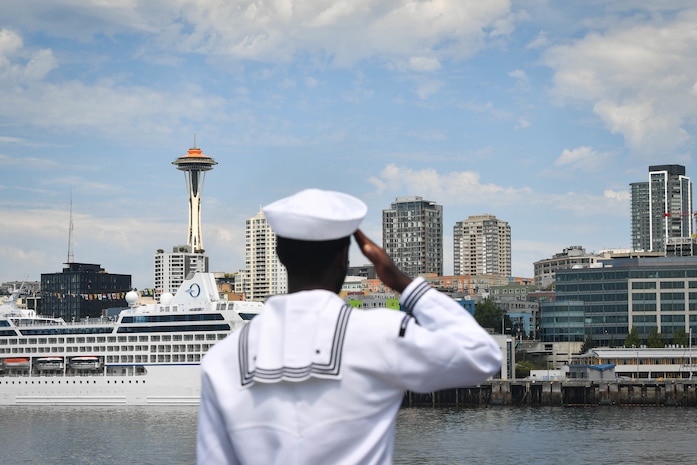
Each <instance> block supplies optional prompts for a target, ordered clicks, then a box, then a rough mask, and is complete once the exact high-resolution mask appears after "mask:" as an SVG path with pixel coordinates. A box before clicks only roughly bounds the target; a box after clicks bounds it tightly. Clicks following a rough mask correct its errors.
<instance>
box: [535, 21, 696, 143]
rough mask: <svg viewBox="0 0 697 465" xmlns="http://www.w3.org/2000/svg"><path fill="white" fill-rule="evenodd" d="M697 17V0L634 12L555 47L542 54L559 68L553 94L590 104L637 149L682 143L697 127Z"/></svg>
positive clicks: (557, 96)
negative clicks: (692, 4) (676, 7)
mask: <svg viewBox="0 0 697 465" xmlns="http://www.w3.org/2000/svg"><path fill="white" fill-rule="evenodd" d="M696 21H697V8H689V9H684V10H683V11H679V12H677V13H676V14H675V15H674V16H668V17H662V16H661V15H660V14H656V15H652V16H648V17H643V16H634V17H631V18H629V19H624V20H616V21H615V22H610V21H606V24H605V25H604V27H605V30H604V31H602V32H589V33H587V34H586V35H585V36H584V37H582V38H580V39H578V40H575V41H573V42H571V43H568V44H564V45H557V46H553V47H550V48H549V49H548V50H547V51H546V52H545V53H544V55H543V62H544V63H545V64H546V65H547V66H549V67H551V68H552V69H553V70H554V77H553V83H554V87H553V89H552V95H553V96H554V97H555V98H556V99H557V101H558V102H560V103H561V104H567V103H573V104H581V105H590V107H591V108H592V109H593V111H594V113H595V114H596V115H597V116H598V118H599V119H600V120H601V121H602V122H603V124H604V125H605V126H606V127H607V129H608V130H610V131H611V132H612V133H615V134H620V135H622V136H623V137H624V139H625V142H626V144H627V146H628V147H630V149H632V150H633V151H634V152H635V153H644V154H652V153H655V152H656V151H657V150H660V151H662V152H666V151H671V150H674V149H677V148H680V147H682V146H684V144H686V143H687V142H688V141H690V140H694V138H695V132H697V127H696V126H695V121H697V95H695V94H694V92H693V90H692V89H693V86H694V83H695V82H697V35H696V34H695V33H694V24H695V22H696Z"/></svg>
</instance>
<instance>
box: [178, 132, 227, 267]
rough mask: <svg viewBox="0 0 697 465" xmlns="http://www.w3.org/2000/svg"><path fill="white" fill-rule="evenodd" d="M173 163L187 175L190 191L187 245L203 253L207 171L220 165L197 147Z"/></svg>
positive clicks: (193, 250) (194, 250)
mask: <svg viewBox="0 0 697 465" xmlns="http://www.w3.org/2000/svg"><path fill="white" fill-rule="evenodd" d="M195 145H196V144H194V148H191V149H189V152H188V153H187V154H186V155H183V156H181V157H179V158H177V159H176V160H174V161H173V162H172V164H173V165H176V167H177V169H178V170H180V171H184V172H185V173H186V184H187V190H188V191H189V237H188V240H187V245H188V246H189V248H190V250H191V252H194V253H203V252H204V250H203V240H202V237H201V236H202V235H201V194H202V193H203V180H204V177H205V175H206V171H210V170H212V169H213V166H214V165H217V164H218V163H217V162H216V161H215V160H213V159H212V158H211V157H209V156H207V155H204V154H203V152H202V151H201V149H199V148H197V147H195Z"/></svg>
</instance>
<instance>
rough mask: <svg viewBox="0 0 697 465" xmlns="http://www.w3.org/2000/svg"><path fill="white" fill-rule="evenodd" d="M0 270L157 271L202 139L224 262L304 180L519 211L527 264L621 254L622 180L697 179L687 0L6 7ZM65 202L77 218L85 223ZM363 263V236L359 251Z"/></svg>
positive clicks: (131, 2) (626, 231)
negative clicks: (69, 264)
mask: <svg viewBox="0 0 697 465" xmlns="http://www.w3.org/2000/svg"><path fill="white" fill-rule="evenodd" d="M0 3H2V8H1V11H2V13H1V14H0V282H6V281H21V280H23V279H27V280H29V281H38V280H40V278H41V273H57V272H60V271H61V270H62V268H63V267H64V263H65V262H66V261H68V260H69V259H70V258H72V260H73V261H75V262H80V263H97V264H100V265H101V266H102V267H103V268H104V269H105V270H106V271H107V272H109V273H118V274H130V275H132V277H133V286H134V287H136V288H145V287H152V286H153V279H154V278H153V267H154V265H153V258H154V254H155V253H156V251H157V249H164V250H166V251H171V250H172V247H174V246H176V245H179V244H184V243H186V239H187V225H188V197H187V191H186V185H185V178H184V174H183V173H182V172H180V171H177V170H176V167H175V166H174V165H172V162H173V161H174V160H175V159H176V158H178V157H180V156H183V155H185V154H186V153H187V151H188V149H189V148H191V147H193V146H194V144H195V145H196V146H198V147H199V148H201V149H202V150H203V153H204V154H206V155H207V156H210V157H212V158H213V159H214V160H215V161H216V162H217V163H218V164H217V165H216V166H215V168H214V169H213V170H212V171H210V172H208V173H207V175H206V177H205V184H204V189H203V206H202V222H203V246H204V249H205V250H206V254H207V255H209V257H210V268H211V271H225V272H235V271H238V270H240V269H243V268H244V224H245V220H246V219H249V218H251V217H253V216H255V215H256V214H257V213H258V212H259V210H260V208H261V207H262V206H263V205H265V204H267V203H270V202H272V201H274V200H276V199H278V198H281V197H284V196H287V195H290V194H292V193H294V192H296V191H299V190H301V189H304V188H308V187H315V188H321V189H331V190H339V191H343V192H347V193H350V194H352V195H355V196H357V197H359V198H361V199H362V200H363V201H365V202H366V204H367V205H368V208H369V211H368V215H367V217H366V219H365V220H364V222H363V224H362V226H361V228H362V229H363V230H364V232H366V234H367V235H368V236H370V237H371V238H373V240H375V241H376V242H378V243H381V240H382V234H381V211H382V210H383V209H386V208H389V206H390V204H391V203H392V202H394V201H395V199H396V198H397V197H402V196H412V195H417V196H421V197H423V198H424V199H425V200H430V201H434V202H436V203H438V204H440V205H442V206H443V212H444V221H443V229H444V234H443V236H444V237H443V241H444V252H443V255H444V263H445V269H444V274H446V275H448V274H452V270H453V257H452V250H453V245H452V236H453V232H452V231H453V226H454V225H455V223H456V222H457V221H461V220H464V219H467V218H468V217H469V216H472V215H481V214H491V215H495V216H496V217H497V218H498V219H500V220H504V221H507V222H508V223H509V225H510V227H511V236H512V266H513V274H514V275H515V276H519V277H532V276H533V263H534V262H535V261H538V260H542V259H545V258H550V257H551V256H552V255H554V254H555V253H559V252H561V251H562V250H563V249H564V248H567V247H570V246H582V247H584V248H585V249H586V251H587V252H589V253H592V252H599V251H601V250H607V249H628V248H629V247H630V246H631V242H630V226H631V224H630V191H629V184H630V183H632V182H637V181H646V180H647V179H648V166H649V165H656V164H681V165H684V166H685V167H686V171H687V175H688V176H695V177H697V170H696V169H695V167H694V163H693V155H692V154H693V152H694V150H695V141H696V137H697V27H695V24H697V4H695V2H694V1H693V0H672V1H670V0H655V1H652V2H647V1H635V0H602V1H600V0H597V1H596V0H585V1H546V0H520V1H506V0H488V1H486V2H482V1H480V0H432V1H423V0H411V1H404V0H400V1H397V0H345V1H326V0H305V1H297V0H295V1H293V0H256V1H255V0H245V1H240V0H229V1H212V0H210V1H204V0H52V1H50V2H46V1H43V0H23V1H22V2H16V1H9V0H2V1H1V2H0ZM71 217H72V231H71V227H70V224H71ZM365 263H367V260H366V259H365V258H363V257H362V256H361V254H360V251H358V250H357V248H356V247H355V245H354V246H352V252H351V264H352V265H362V264H365Z"/></svg>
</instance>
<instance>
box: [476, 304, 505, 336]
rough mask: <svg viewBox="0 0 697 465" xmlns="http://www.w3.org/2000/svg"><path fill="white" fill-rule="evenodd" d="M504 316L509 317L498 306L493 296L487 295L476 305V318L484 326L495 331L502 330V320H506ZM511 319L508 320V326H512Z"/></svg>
mask: <svg viewBox="0 0 697 465" xmlns="http://www.w3.org/2000/svg"><path fill="white" fill-rule="evenodd" d="M504 317H508V315H506V312H504V311H503V310H502V309H500V308H499V307H497V306H496V304H495V303H494V301H493V300H491V298H489V297H487V298H486V299H484V300H482V301H481V302H477V303H476V304H475V306H474V319H475V320H477V323H479V324H480V325H481V326H482V327H483V328H491V329H493V330H494V331H497V332H498V331H500V330H501V322H502V321H504V323H505V320H504ZM510 327H511V325H510V319H509V321H508V328H510Z"/></svg>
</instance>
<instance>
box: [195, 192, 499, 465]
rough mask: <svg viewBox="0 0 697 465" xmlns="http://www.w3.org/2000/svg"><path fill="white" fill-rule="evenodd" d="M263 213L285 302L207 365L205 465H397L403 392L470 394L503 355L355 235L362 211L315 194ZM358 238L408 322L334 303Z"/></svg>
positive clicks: (397, 314)
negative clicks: (283, 275)
mask: <svg viewBox="0 0 697 465" xmlns="http://www.w3.org/2000/svg"><path fill="white" fill-rule="evenodd" d="M263 212H264V215H265V216H266V219H267V221H268V222H269V225H270V226H271V228H272V230H273V231H274V232H275V233H276V235H277V254H278V257H279V259H280V261H281V263H283V265H284V266H285V267H286V270H287V272H288V293H287V294H285V295H280V296H273V297H270V298H269V299H268V300H267V302H266V304H265V307H264V310H263V311H262V312H261V314H259V315H257V316H256V317H255V318H254V319H253V320H252V321H251V322H250V323H249V324H247V325H245V326H244V327H243V328H242V329H241V330H238V331H236V332H234V333H232V334H230V335H229V336H228V337H227V338H226V339H225V340H223V341H221V342H219V343H218V344H216V345H215V346H214V347H212V348H211V350H210V351H209V352H208V353H207V354H206V356H205V357H204V359H203V361H202V363H201V371H202V373H201V403H200V407H199V424H198V437H197V461H198V463H199V464H201V465H203V464H206V465H211V464H303V465H309V464H321V465H326V464H352V465H353V464H389V463H392V450H393V445H394V432H395V421H396V416H397V412H398V410H399V408H400V405H401V402H402V399H403V395H404V391H405V390H411V391H414V392H421V393H424V392H432V391H435V390H440V389H446V388H455V387H464V386H472V385H476V384H478V383H480V382H482V381H484V380H486V379H488V378H489V377H491V376H492V375H493V374H494V373H496V372H497V371H498V370H500V366H501V349H500V348H499V347H498V345H497V344H496V343H495V342H494V340H493V339H492V338H491V336H489V335H488V334H487V332H486V331H484V329H482V328H481V327H480V326H479V325H478V324H477V322H476V321H475V320H474V318H473V317H472V316H471V315H470V314H469V313H468V312H467V311H465V310H464V309H463V308H462V307H461V306H460V305H458V304H457V303H456V302H455V301H453V300H452V299H450V298H449V297H447V296H445V295H444V294H441V293H440V292H438V291H437V290H435V289H433V288H432V287H430V286H429V285H428V283H426V282H425V281H424V280H423V278H416V279H412V278H410V277H409V276H407V275H406V274H404V273H403V272H401V271H400V270H399V269H398V268H397V267H396V266H395V265H394V263H393V262H392V260H391V259H390V258H389V257H388V256H387V254H386V253H385V251H384V250H383V249H382V248H381V247H379V246H378V245H377V244H375V243H374V242H373V241H371V240H370V239H368V238H367V237H366V236H365V235H364V234H363V233H362V232H361V231H360V230H359V229H358V226H359V224H360V222H361V220H362V219H363V218H364V217H365V215H366V212H367V207H366V205H365V204H364V203H363V202H362V201H361V200H359V199H357V198H355V197H352V196H350V195H347V194H344V193H340V192H333V191H322V190H318V189H307V190H304V191H301V192H298V193H297V194H294V195H292V196H290V197H287V198H284V199H281V200H278V201H276V202H274V203H272V204H270V205H267V206H266V207H263ZM351 235H353V236H354V238H355V240H356V242H357V243H358V246H359V247H360V249H361V251H362V252H363V254H364V255H365V256H366V257H367V258H368V259H369V260H370V261H371V262H372V263H373V264H374V265H375V270H376V272H377V275H378V277H379V278H380V280H381V281H382V282H383V283H384V284H385V285H386V286H388V287H390V288H392V289H394V290H396V291H398V292H399V293H400V294H401V298H400V305H401V308H402V310H403V311H397V310H388V309H375V310H358V309H352V308H351V307H350V306H348V305H347V304H346V303H345V302H344V301H343V300H342V299H341V298H340V297H339V296H338V293H339V291H340V290H341V286H342V283H343V281H344V278H345V276H346V272H347V268H348V257H349V244H350V236H351Z"/></svg>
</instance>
